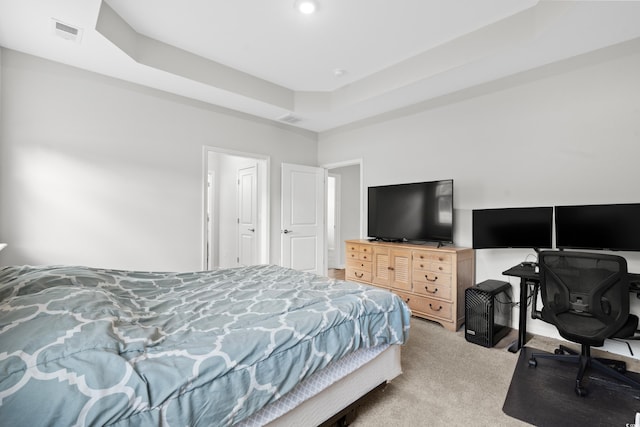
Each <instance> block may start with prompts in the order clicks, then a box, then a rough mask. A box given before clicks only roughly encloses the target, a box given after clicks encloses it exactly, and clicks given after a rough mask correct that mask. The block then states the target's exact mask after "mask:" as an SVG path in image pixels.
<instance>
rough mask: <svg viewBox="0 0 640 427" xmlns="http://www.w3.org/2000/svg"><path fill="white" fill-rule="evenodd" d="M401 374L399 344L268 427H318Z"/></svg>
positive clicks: (390, 347)
mask: <svg viewBox="0 0 640 427" xmlns="http://www.w3.org/2000/svg"><path fill="white" fill-rule="evenodd" d="M401 373H402V369H401V366H400V345H392V346H389V348H387V349H386V350H384V351H383V352H382V353H380V354H379V355H378V356H376V357H375V358H374V359H373V360H371V361H370V362H368V363H366V364H364V365H363V366H361V367H360V368H359V369H357V370H355V371H354V372H352V373H350V374H349V375H347V376H346V377H344V378H342V379H341V380H339V381H337V382H335V383H333V384H332V385H330V386H329V387H327V388H326V389H324V390H323V391H321V392H320V393H318V394H317V395H315V396H313V397H312V398H310V399H308V400H306V401H305V402H303V403H302V404H300V405H299V406H297V407H295V408H293V409H292V410H291V411H289V412H287V413H286V414H284V415H282V416H281V417H280V418H277V419H276V420H274V421H273V422H271V423H269V424H267V425H268V426H269V427H284V426H292V425H308V426H318V425H321V424H322V423H324V422H325V421H327V420H329V419H332V417H334V415H336V414H339V413H340V412H341V411H343V410H344V409H345V408H347V407H349V406H350V405H351V404H353V403H354V402H356V401H358V400H359V399H360V398H361V397H363V396H364V395H366V394H367V393H369V392H371V391H372V390H374V389H376V388H377V387H378V386H379V385H380V384H385V383H386V382H388V381H391V380H392V379H393V378H395V377H397V376H398V375H400V374H401ZM338 418H340V417H338Z"/></svg>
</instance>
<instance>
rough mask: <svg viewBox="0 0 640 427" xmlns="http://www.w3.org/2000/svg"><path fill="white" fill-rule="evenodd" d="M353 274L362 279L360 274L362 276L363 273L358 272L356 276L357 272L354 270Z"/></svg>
mask: <svg viewBox="0 0 640 427" xmlns="http://www.w3.org/2000/svg"><path fill="white" fill-rule="evenodd" d="M353 275H354V276H356V277H357V278H358V279H362V276H364V273H360V275H359V276H358V272H357V271H354V272H353Z"/></svg>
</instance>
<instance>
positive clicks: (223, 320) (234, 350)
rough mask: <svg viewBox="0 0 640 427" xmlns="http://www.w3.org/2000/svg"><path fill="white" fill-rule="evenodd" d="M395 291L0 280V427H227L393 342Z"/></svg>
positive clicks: (404, 330) (202, 276)
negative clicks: (341, 361)
mask: <svg viewBox="0 0 640 427" xmlns="http://www.w3.org/2000/svg"><path fill="white" fill-rule="evenodd" d="M409 316H410V313H409V310H408V309H407V307H406V306H405V304H404V303H403V302H402V301H401V300H400V299H399V298H398V297H397V296H394V295H393V294H391V293H390V292H387V291H383V290H377V289H375V288H372V287H368V286H364V285H359V284H355V283H352V282H344V281H336V280H331V279H327V278H323V277H320V276H316V275H313V274H309V273H301V272H298V271H295V270H290V269H285V268H282V267H277V266H252V267H242V268H234V269H222V270H215V271H205V272H195V273H145V272H132V271H118V270H105V269H93V268H85V267H29V266H26V267H6V268H4V269H2V270H0V425H3V426H4V425H7V426H9V425H10V426H21V425H24V426H37V425H65V426H71V425H117V426H120V425H127V426H128V425H135V426H147V425H163V426H185V425H202V426H216V425H231V424H234V423H236V422H238V421H240V420H242V419H244V418H245V417H247V416H249V415H251V414H252V413H253V412H255V411H257V410H258V409H260V408H262V407H263V406H265V405H267V404H268V403H270V402H272V401H274V400H276V399H278V397H280V396H281V395H283V394H284V393H286V392H287V391H289V390H291V389H292V388H293V387H294V386H295V385H296V384H297V383H298V382H299V381H301V380H302V379H305V378H307V377H308V376H310V375H311V374H312V373H314V372H315V371H317V370H319V369H322V368H323V367H325V366H327V365H328V364H329V363H331V361H333V360H337V359H338V358H340V357H342V356H343V355H345V354H347V353H350V352H352V351H354V350H356V349H359V348H364V347H372V346H376V345H380V344H402V343H404V342H405V340H406V339H407V334H408V330H409Z"/></svg>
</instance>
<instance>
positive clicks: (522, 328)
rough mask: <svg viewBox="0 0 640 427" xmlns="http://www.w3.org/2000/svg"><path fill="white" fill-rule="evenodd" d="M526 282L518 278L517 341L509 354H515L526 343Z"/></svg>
mask: <svg viewBox="0 0 640 427" xmlns="http://www.w3.org/2000/svg"><path fill="white" fill-rule="evenodd" d="M528 293H529V292H528V289H527V280H526V279H525V278H524V277H521V278H520V318H519V321H518V340H517V341H514V342H513V344H511V346H510V347H509V351H510V352H511V353H517V352H518V350H520V349H521V348H522V347H523V346H524V345H525V343H526V342H527V296H528V295H527V294H528Z"/></svg>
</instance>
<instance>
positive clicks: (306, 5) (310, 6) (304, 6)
mask: <svg viewBox="0 0 640 427" xmlns="http://www.w3.org/2000/svg"><path fill="white" fill-rule="evenodd" d="M294 7H295V8H296V9H297V10H298V12H300V13H304V14H305V15H310V14H312V13H314V12H315V11H316V9H318V2H317V1H315V0H296V2H295V3H294Z"/></svg>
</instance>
